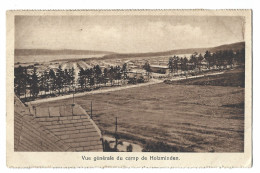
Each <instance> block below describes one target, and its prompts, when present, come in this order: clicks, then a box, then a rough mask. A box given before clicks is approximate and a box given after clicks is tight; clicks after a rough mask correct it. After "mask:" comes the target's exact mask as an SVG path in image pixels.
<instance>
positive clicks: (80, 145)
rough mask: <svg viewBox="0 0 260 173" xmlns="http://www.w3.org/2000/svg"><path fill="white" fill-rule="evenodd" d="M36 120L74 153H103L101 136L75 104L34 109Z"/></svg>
mask: <svg viewBox="0 0 260 173" xmlns="http://www.w3.org/2000/svg"><path fill="white" fill-rule="evenodd" d="M35 110H36V118H35V119H36V120H37V121H38V123H39V124H41V125H43V126H44V127H45V128H47V129H48V130H49V131H50V132H52V133H53V134H54V135H56V136H58V137H60V138H61V139H62V140H63V141H64V142H65V143H66V144H67V145H69V146H71V147H72V148H73V149H74V150H76V151H103V147H102V141H101V138H102V135H101V132H100V130H99V128H98V127H97V126H96V124H95V123H94V121H93V120H92V119H90V117H89V116H88V115H87V113H86V111H85V110H84V109H83V108H82V107H81V106H80V105H77V104H75V106H73V107H72V105H63V106H57V107H36V109H35Z"/></svg>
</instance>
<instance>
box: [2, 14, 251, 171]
mask: <svg viewBox="0 0 260 173" xmlns="http://www.w3.org/2000/svg"><path fill="white" fill-rule="evenodd" d="M7 26H8V28H7V36H8V37H7V38H9V39H8V40H7V41H8V44H7V57H10V58H8V63H7V66H8V70H7V74H9V75H8V76H7V78H8V80H9V79H10V80H9V85H7V88H8V91H7V92H8V95H7V97H8V98H7V103H8V107H7V108H8V112H7V135H8V138H7V147H8V148H9V149H8V152H9V153H10V154H9V157H8V155H7V157H8V160H9V161H8V162H9V163H12V165H17V166H19V167H20V166H21V167H23V166H24V165H27V166H37V165H38V166H39V165H41V166H42V165H45V166H62V167H63V166H66V167H69V165H71V166H72V165H74V166H82V165H83V167H85V166H86V167H92V166H93V167H107V166H120V167H121V166H126V167H132V166H134V167H140V166H149V167H150V166H152V167H154V166H155V167H169V166H170V167H175V166H177V167H179V166H185V165H190V166H192V167H193V166H194V165H205V166H214V165H215V166H217V165H220V166H223V165H226V166H231V167H232V166H235V165H237V166H239V167H241V166H246V165H247V166H250V164H251V156H252V155H251V151H252V148H251V106H252V105H251V82H252V81H251V77H252V74H251V65H252V62H251V41H252V40H251V11H250V10H240V11H239V10H236V11H232V10H231V11H223V10H219V11H218V10H215V11H214V10H212V11H210V10H184V11H178V10H165V11H163V10H162V11H159V10H151V11H149V10H147V11H146V10H143V11H142V10H140V11H139V10H136V11H135V10H133V11H129V10H122V11H116V10H114V11H113V10H112V11H105V10H104V11H102V10H100V11H99V10H97V11H91V10H90V11H9V13H7ZM131 153H132V154H131ZM189 154H190V155H189ZM61 156H62V157H61ZM206 156H207V157H206ZM22 158H24V159H25V161H22V160H23V159H22ZM36 158H37V159H36ZM61 158H64V159H65V160H66V161H65V162H67V161H69V160H70V163H69V164H63V161H62V160H60V159H61ZM206 158H207V159H206ZM33 159H35V160H33ZM54 159H55V161H54ZM188 159H192V160H194V162H193V163H192V164H188ZM205 159H206V160H205ZM18 160H21V161H18ZM43 160H44V162H43V164H41V163H42V161H43ZM77 160H80V161H77ZM118 160H122V161H121V162H120V161H118ZM138 160H139V161H138ZM133 161H136V164H134V162H133ZM173 162H175V163H173ZM178 163H180V164H178ZM131 165H132V166H131ZM167 165H169V166H167ZM196 167H197V166H196Z"/></svg>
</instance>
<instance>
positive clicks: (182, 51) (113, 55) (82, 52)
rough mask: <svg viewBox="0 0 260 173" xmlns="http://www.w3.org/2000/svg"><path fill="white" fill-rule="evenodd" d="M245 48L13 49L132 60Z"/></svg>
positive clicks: (242, 44)
mask: <svg viewBox="0 0 260 173" xmlns="http://www.w3.org/2000/svg"><path fill="white" fill-rule="evenodd" d="M242 48H245V42H238V43H233V44H225V45H220V46H217V47H210V48H189V49H176V50H170V51H164V52H147V53H115V52H109V51H95V50H72V49H64V50H50V49H15V56H26V55H98V54H103V55H104V54H105V56H103V58H102V59H114V58H119V59H122V58H132V57H152V56H168V55H174V54H176V55H178V54H192V53H194V52H198V53H202V54H204V53H205V51H207V50H208V51H210V52H216V51H220V50H229V49H232V50H233V51H236V50H239V49H242Z"/></svg>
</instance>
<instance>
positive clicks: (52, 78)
mask: <svg viewBox="0 0 260 173" xmlns="http://www.w3.org/2000/svg"><path fill="white" fill-rule="evenodd" d="M49 77H50V80H49V81H50V88H51V91H55V90H56V74H55V72H54V71H53V69H50V72H49Z"/></svg>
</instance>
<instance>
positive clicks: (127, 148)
mask: <svg viewBox="0 0 260 173" xmlns="http://www.w3.org/2000/svg"><path fill="white" fill-rule="evenodd" d="M126 151H127V152H132V151H133V146H132V144H129V145H128V146H127V147H126Z"/></svg>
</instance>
